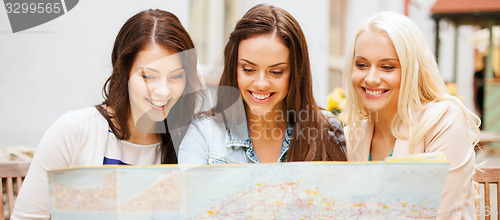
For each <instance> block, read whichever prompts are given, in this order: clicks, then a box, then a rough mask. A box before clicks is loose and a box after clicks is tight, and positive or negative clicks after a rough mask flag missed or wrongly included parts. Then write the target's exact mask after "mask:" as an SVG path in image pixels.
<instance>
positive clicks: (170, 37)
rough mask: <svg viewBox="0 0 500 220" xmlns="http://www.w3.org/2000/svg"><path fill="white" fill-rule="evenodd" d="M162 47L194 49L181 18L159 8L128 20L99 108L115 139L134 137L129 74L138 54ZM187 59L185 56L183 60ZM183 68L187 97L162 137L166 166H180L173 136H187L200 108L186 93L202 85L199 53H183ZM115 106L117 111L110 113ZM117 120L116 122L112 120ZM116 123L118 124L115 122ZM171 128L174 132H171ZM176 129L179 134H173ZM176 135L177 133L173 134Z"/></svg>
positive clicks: (173, 111)
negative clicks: (130, 121)
mask: <svg viewBox="0 0 500 220" xmlns="http://www.w3.org/2000/svg"><path fill="white" fill-rule="evenodd" d="M153 41H154V42H155V44H157V45H160V46H162V47H163V48H164V49H166V50H168V51H175V52H181V51H186V50H189V49H193V48H194V44H193V41H192V40H191V37H190V36H189V34H188V33H187V32H186V30H185V29H184V27H183V26H182V24H181V23H180V21H179V19H178V18H177V17H176V16H175V15H174V14H172V13H170V12H167V11H162V10H158V9H149V10H146V11H142V12H140V13H138V14H136V15H134V16H133V17H131V18H130V19H128V20H127V21H126V22H125V24H124V25H123V27H122V28H121V29H120V32H119V33H118V35H117V36H116V40H115V44H114V47H113V53H112V55H111V63H112V65H113V73H112V74H111V76H110V77H109V78H108V79H107V81H106V83H105V84H104V87H103V96H104V101H103V102H102V103H101V104H100V105H97V106H96V108H97V109H98V110H99V112H100V113H101V114H102V115H103V116H104V117H105V118H106V120H107V121H108V123H109V126H110V128H111V130H112V131H113V133H114V134H115V136H116V137H117V138H119V139H122V140H128V139H129V138H130V132H129V125H128V123H127V121H128V119H129V118H130V117H131V108H130V100H129V91H128V80H129V73H130V71H131V68H132V65H133V63H134V60H135V57H136V55H137V53H138V52H139V51H140V50H142V49H143V48H144V47H145V46H146V45H147V44H148V43H150V42H153ZM183 56H184V57H183ZM181 57H182V60H183V68H184V71H185V73H186V86H185V89H184V92H183V95H182V96H181V97H180V98H179V100H178V101H177V102H176V104H175V105H174V106H173V107H172V109H171V110H170V112H169V114H168V115H169V116H171V117H174V116H172V115H175V117H178V118H180V120H171V121H175V124H172V123H169V124H168V125H167V121H170V120H168V119H169V116H167V119H166V120H164V121H163V123H164V125H165V128H166V129H165V130H166V133H163V134H161V139H162V144H161V150H160V151H161V162H162V163H163V164H165V163H166V164H176V163H177V155H176V151H175V149H174V143H173V142H172V136H171V133H175V135H179V136H180V138H181V139H182V137H183V136H184V134H185V131H186V130H187V126H186V125H188V124H189V122H190V121H191V120H192V118H193V113H194V109H195V108H194V107H195V105H196V99H195V98H196V94H194V93H189V94H185V93H186V91H193V90H194V89H193V88H199V87H200V84H201V82H200V81H199V78H198V77H197V58H196V54H195V53H183V54H181ZM106 107H111V108H112V109H113V112H109V111H107V110H106ZM111 119H113V120H111ZM113 121H114V123H113ZM169 126H170V132H169V129H168V128H169ZM172 130H175V131H176V132H171V131H172ZM172 135H174V134H172Z"/></svg>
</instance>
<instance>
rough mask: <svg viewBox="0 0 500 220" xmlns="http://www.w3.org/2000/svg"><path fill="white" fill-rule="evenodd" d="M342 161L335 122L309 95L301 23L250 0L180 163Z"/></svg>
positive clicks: (339, 132)
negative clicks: (212, 101)
mask: <svg viewBox="0 0 500 220" xmlns="http://www.w3.org/2000/svg"><path fill="white" fill-rule="evenodd" d="M231 88H234V89H231ZM241 100H242V102H243V104H241V102H239V101H241ZM239 105H241V106H242V107H239ZM345 160H346V156H345V141H344V137H343V133H342V128H341V125H340V123H339V121H338V120H337V119H336V118H335V117H334V116H333V115H332V114H330V113H329V112H326V111H323V112H322V111H321V109H320V107H318V105H317V104H316V101H315V100H314V97H313V92H312V75H311V67H310V64H309V55H308V50H307V44H306V39H305V36H304V34H303V32H302V29H301V27H300V25H299V23H298V22H297V21H296V20H295V19H294V18H293V16H292V15H290V13H288V12H287V11H285V10H283V9H281V8H278V7H274V6H270V5H263V4H259V5H256V6H254V7H253V8H251V9H250V10H249V11H248V12H247V13H246V14H245V15H244V16H243V17H242V18H241V20H240V21H239V22H238V23H237V24H236V27H235V29H234V31H233V32H232V33H231V35H230V38H229V41H228V43H227V45H226V48H225V51H224V70H223V73H222V76H221V80H220V83H219V89H218V95H217V104H216V106H215V108H214V109H213V110H212V111H211V112H209V113H206V114H204V115H202V116H200V117H199V118H198V119H197V120H196V121H195V122H194V123H193V124H192V125H191V127H190V128H189V130H188V132H187V134H186V138H185V139H184V141H183V142H182V144H181V147H180V151H179V163H186V164H219V163H259V162H285V161H345Z"/></svg>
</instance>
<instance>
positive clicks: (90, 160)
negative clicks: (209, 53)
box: [12, 10, 201, 219]
mask: <svg viewBox="0 0 500 220" xmlns="http://www.w3.org/2000/svg"><path fill="white" fill-rule="evenodd" d="M111 61H112V65H113V73H112V74H111V76H110V77H109V79H108V80H107V81H106V84H105V85H104V88H103V91H104V98H105V100H104V102H103V103H102V104H100V105H97V106H95V107H89V108H86V109H82V110H77V111H72V112H68V113H66V114H64V115H63V116H61V117H60V118H59V119H58V120H57V121H56V122H55V123H54V124H53V125H52V126H51V127H50V128H49V130H48V131H47V132H46V133H45V135H44V136H43V138H42V140H41V141H40V144H39V145H38V148H37V150H36V153H35V156H34V158H33V161H32V162H31V167H30V169H29V171H28V174H27V176H26V179H25V181H24V183H23V186H22V189H21V192H20V193H19V197H18V198H17V201H16V205H15V209H14V212H13V215H12V219H48V218H49V217H50V207H49V187H48V179H47V171H48V170H52V169H61V168H68V167H81V166H100V165H103V164H127V165H152V164H176V163H177V155H176V150H175V147H174V146H175V145H176V144H177V146H178V144H179V142H180V140H181V139H182V137H183V136H184V134H185V131H186V130H187V125H188V124H189V122H190V121H191V120H192V118H193V115H194V109H195V107H194V106H195V105H196V103H197V100H196V97H197V91H199V89H201V82H200V79H199V78H198V75H197V68H196V62H197V58H196V54H195V52H194V44H193V42H192V40H191V38H190V36H189V34H188V33H187V32H186V30H185V29H184V28H183V26H182V24H181V23H180V21H179V19H178V18H177V17H176V16H175V15H174V14H172V13H170V12H166V11H162V10H146V11H143V12H140V13H138V14H136V15H135V16H133V17H131V18H130V19H128V20H127V22H125V24H124V25H123V27H122V28H121V30H120V32H119V33H118V36H117V37H116V40H115V45H114V47H113V53H112V56H111Z"/></svg>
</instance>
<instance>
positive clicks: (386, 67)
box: [382, 66, 395, 71]
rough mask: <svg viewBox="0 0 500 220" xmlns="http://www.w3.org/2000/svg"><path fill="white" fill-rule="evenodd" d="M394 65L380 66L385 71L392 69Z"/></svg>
mask: <svg viewBox="0 0 500 220" xmlns="http://www.w3.org/2000/svg"><path fill="white" fill-rule="evenodd" d="M394 68H395V67H393V66H382V69H384V70H386V71H391V70H393V69H394Z"/></svg>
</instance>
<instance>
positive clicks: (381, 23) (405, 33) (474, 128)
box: [343, 12, 481, 159]
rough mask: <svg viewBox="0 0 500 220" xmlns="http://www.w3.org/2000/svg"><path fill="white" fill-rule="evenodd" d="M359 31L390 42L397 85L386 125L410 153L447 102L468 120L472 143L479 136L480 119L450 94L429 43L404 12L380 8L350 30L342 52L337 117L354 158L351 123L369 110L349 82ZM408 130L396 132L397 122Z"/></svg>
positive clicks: (355, 123)
mask: <svg viewBox="0 0 500 220" xmlns="http://www.w3.org/2000/svg"><path fill="white" fill-rule="evenodd" d="M364 31H372V32H375V33H382V34H384V35H386V36H387V37H388V39H389V40H390V41H391V42H392V44H393V45H394V48H395V50H396V54H397V56H398V59H399V62H400V65H401V87H400V92H399V96H398V106H397V108H398V109H397V114H396V116H395V117H394V119H393V121H392V125H391V130H392V134H393V135H394V136H395V137H396V138H398V139H402V140H407V141H408V142H409V146H410V152H411V153H414V151H415V148H416V146H417V145H418V144H419V143H420V142H421V141H423V139H424V137H425V135H426V134H427V133H428V132H429V131H430V130H431V129H432V128H433V127H434V125H436V123H437V122H438V121H439V120H440V119H441V117H442V116H443V115H444V114H445V112H446V110H448V108H449V107H450V106H451V105H456V106H458V107H459V108H460V109H461V110H462V112H463V114H464V116H465V117H466V118H467V121H468V122H469V127H468V129H469V134H470V135H471V139H472V140H473V143H471V147H474V146H475V145H476V144H477V142H478V140H479V124H480V123H481V121H480V119H479V118H478V117H477V116H476V115H474V114H473V113H472V112H471V111H470V110H468V109H467V108H466V107H465V106H464V105H463V103H462V102H461V101H460V100H459V99H458V98H456V97H454V96H452V95H450V93H449V91H448V90H447V88H446V85H445V83H444V81H443V79H442V78H441V75H440V73H439V69H438V66H437V63H436V60H435V57H434V54H433V53H432V52H431V49H430V47H429V46H428V45H427V43H426V41H425V38H424V36H423V34H422V33H421V31H420V30H419V28H418V27H417V25H416V24H415V23H414V22H413V21H412V20H411V19H409V18H408V17H406V16H404V15H401V14H397V13H394V12H380V13H378V14H376V15H375V16H373V17H372V18H370V19H368V21H367V23H366V24H364V25H363V26H362V27H361V28H360V29H359V30H358V32H357V33H356V37H355V40H354V42H353V43H352V45H351V46H350V47H349V49H348V51H347V57H346V63H345V67H344V74H343V75H344V82H345V87H346V93H347V94H346V95H347V101H346V107H345V109H344V112H343V117H344V118H345V120H346V125H347V127H346V133H347V134H348V135H347V136H348V137H347V138H348V139H349V140H348V141H349V143H350V144H351V147H352V149H353V150H352V152H353V154H354V155H352V156H353V157H354V158H356V159H359V158H360V156H361V155H358V154H357V152H359V151H358V150H357V147H358V141H359V140H360V139H361V138H362V137H359V136H358V137H356V133H355V132H356V131H355V128H357V127H359V125H360V124H361V122H362V121H363V120H367V119H368V117H369V112H368V110H367V109H365V108H364V106H363V104H362V103H361V99H360V97H359V96H358V95H357V93H356V91H355V90H354V87H353V85H352V78H351V77H352V69H353V67H354V56H355V54H354V48H355V45H356V41H357V39H358V36H359V35H360V34H361V33H363V32H364ZM422 110H425V114H423V115H421V116H420V117H419V118H418V121H416V119H415V113H416V112H421V111H422ZM403 126H404V127H405V128H406V130H407V131H408V132H407V133H405V134H403V133H401V132H399V131H400V130H401V128H402V127H403Z"/></svg>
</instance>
